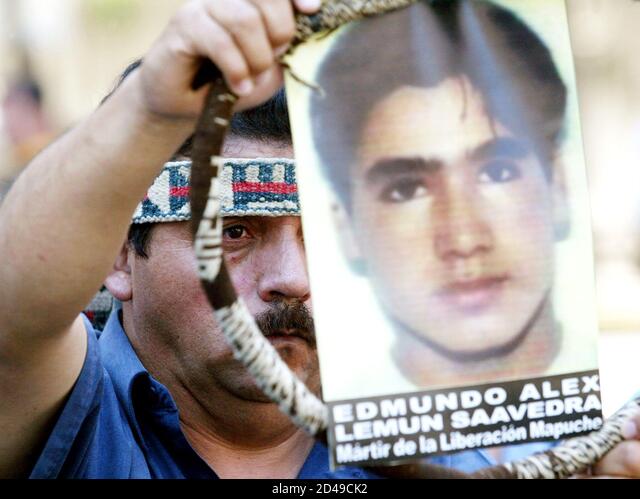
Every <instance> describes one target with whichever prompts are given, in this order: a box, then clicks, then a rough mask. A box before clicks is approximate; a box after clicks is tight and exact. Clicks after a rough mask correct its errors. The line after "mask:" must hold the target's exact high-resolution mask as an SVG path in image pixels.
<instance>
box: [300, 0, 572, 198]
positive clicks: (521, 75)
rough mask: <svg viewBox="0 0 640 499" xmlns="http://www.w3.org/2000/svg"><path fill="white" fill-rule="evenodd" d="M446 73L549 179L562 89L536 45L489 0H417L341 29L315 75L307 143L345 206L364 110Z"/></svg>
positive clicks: (545, 51) (530, 34) (526, 29)
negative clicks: (461, 80)
mask: <svg viewBox="0 0 640 499" xmlns="http://www.w3.org/2000/svg"><path fill="white" fill-rule="evenodd" d="M407 61H419V63H416V64H411V63H410V62H407ZM356 74H357V78H358V79H357V81H356V80H354V78H355V76H354V75H356ZM451 77H467V78H468V79H469V81H470V82H471V84H472V86H473V87H474V88H475V89H477V90H479V91H480V93H481V94H482V96H483V99H484V101H485V105H486V107H487V113H488V115H489V116H490V117H491V119H492V120H495V121H499V122H501V123H502V124H504V125H505V126H506V127H507V128H509V129H511V130H512V132H513V133H515V134H518V133H520V134H521V135H522V136H523V137H522V138H524V139H526V140H529V141H530V142H531V143H532V146H533V149H534V151H535V153H536V154H537V155H538V157H539V158H540V163H541V164H542V165H543V166H544V168H545V173H546V174H547V176H548V177H549V178H550V177H551V175H552V171H551V160H552V158H553V156H554V152H555V148H556V145H557V143H558V142H559V141H560V139H561V138H562V130H563V122H564V113H565V108H566V88H565V86H564V83H563V82H562V80H561V78H560V75H559V74H558V71H557V69H556V67H555V64H554V62H553V59H552V56H551V54H550V52H549V49H548V48H547V47H546V45H545V44H544V42H543V41H542V40H541V39H540V38H539V37H538V35H537V34H536V33H534V32H533V31H532V30H531V29H530V28H529V27H528V26H527V25H526V24H525V23H524V22H522V21H521V20H520V19H519V18H518V17H517V16H516V15H514V14H513V13H512V12H510V11H508V10H506V9H504V8H503V7H499V6H497V5H493V4H492V3H490V2H485V1H469V0H435V1H426V0H422V1H420V2H418V3H417V4H415V5H412V6H411V7H409V8H406V9H402V10H400V11H397V12H394V13H391V14H387V15H385V16H382V17H379V18H373V19H367V20H365V21H361V22H359V23H357V24H355V25H353V26H351V27H350V28H347V30H346V32H345V33H344V34H343V35H341V36H340V37H339V39H338V40H337V41H336V42H335V44H334V45H333V46H332V48H331V50H330V52H329V53H328V55H327V56H326V58H325V60H324V62H323V63H322V66H321V67H320V70H319V71H318V75H317V78H316V81H317V83H318V84H319V85H320V87H321V88H322V89H323V91H324V92H323V94H322V95H321V94H320V93H315V94H313V96H312V100H311V111H310V113H311V116H312V120H313V136H314V141H315V144H316V147H317V150H318V154H319V156H320V159H321V160H322V162H323V164H324V165H325V166H326V171H327V174H328V176H329V178H330V180H331V181H332V182H333V184H334V188H335V189H336V190H337V191H338V194H339V195H340V197H341V199H342V200H343V201H344V202H345V204H346V206H347V207H349V205H350V190H351V189H350V185H349V182H350V180H349V178H350V177H349V174H350V172H349V168H348V166H349V165H352V164H353V161H354V159H355V158H354V155H355V145H354V144H357V143H358V142H359V139H360V133H361V131H362V128H363V125H364V123H365V121H366V120H367V116H368V114H369V112H370V111H371V109H372V107H373V106H374V105H375V104H376V103H377V102H379V101H381V100H382V99H383V98H384V97H385V96H387V95H390V94H391V93H393V92H394V91H395V90H397V89H398V88H399V87H402V86H415V87H426V88H432V87H437V86H438V85H440V84H441V83H442V82H443V81H445V80H447V79H448V78H451Z"/></svg>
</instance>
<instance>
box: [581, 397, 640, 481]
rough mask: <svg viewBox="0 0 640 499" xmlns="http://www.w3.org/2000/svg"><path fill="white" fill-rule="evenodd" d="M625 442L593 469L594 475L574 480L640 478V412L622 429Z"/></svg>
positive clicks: (582, 476)
mask: <svg viewBox="0 0 640 499" xmlns="http://www.w3.org/2000/svg"><path fill="white" fill-rule="evenodd" d="M622 434H623V436H624V438H625V440H624V441H623V442H621V443H619V444H618V445H616V446H615V447H614V448H613V449H612V450H611V452H609V453H608V454H607V455H606V456H604V457H603V458H602V459H601V460H600V461H599V462H598V464H596V465H594V466H593V468H592V475H576V476H575V477H574V478H640V410H638V411H637V412H636V414H635V415H634V417H633V418H632V419H631V420H630V421H627V422H626V423H625V424H624V426H623V427H622Z"/></svg>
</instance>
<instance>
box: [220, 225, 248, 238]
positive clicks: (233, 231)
mask: <svg viewBox="0 0 640 499" xmlns="http://www.w3.org/2000/svg"><path fill="white" fill-rule="evenodd" d="M222 235H223V236H224V237H226V238H229V239H240V238H242V237H243V236H246V235H247V229H245V228H244V227H243V226H242V225H232V226H230V227H225V228H224V229H223V230H222Z"/></svg>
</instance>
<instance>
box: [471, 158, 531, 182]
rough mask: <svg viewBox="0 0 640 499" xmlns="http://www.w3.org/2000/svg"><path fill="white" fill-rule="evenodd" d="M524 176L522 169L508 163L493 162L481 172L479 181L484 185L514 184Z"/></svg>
mask: <svg viewBox="0 0 640 499" xmlns="http://www.w3.org/2000/svg"><path fill="white" fill-rule="evenodd" d="M521 176H522V172H521V171H520V167H519V166H518V165H516V164H514V163H509V162H506V161H493V162H491V163H489V164H487V165H485V166H484V167H483V168H482V170H480V175H479V180H480V183H483V184H501V183H504V182H512V181H514V180H517V179H519V178H520V177H521Z"/></svg>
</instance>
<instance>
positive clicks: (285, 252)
mask: <svg viewBox="0 0 640 499" xmlns="http://www.w3.org/2000/svg"><path fill="white" fill-rule="evenodd" d="M261 268H262V271H261V274H260V278H259V281H258V295H259V296H260V298H261V299H262V300H263V301H265V302H271V301H274V300H278V301H282V300H284V301H298V302H301V303H304V302H306V301H307V300H308V299H309V298H310V296H311V291H310V288H309V275H308V272H307V260H306V253H305V249H304V242H303V241H302V239H301V237H300V236H299V234H298V233H297V232H294V231H283V232H282V233H280V234H278V235H277V236H275V237H273V238H272V239H271V240H270V241H269V242H268V243H266V244H265V247H264V248H263V251H262V262H261Z"/></svg>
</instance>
